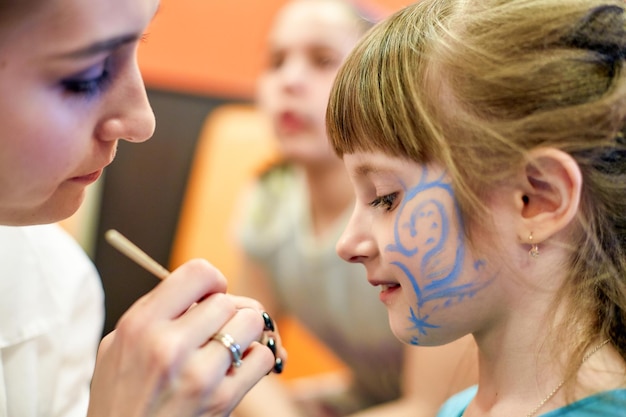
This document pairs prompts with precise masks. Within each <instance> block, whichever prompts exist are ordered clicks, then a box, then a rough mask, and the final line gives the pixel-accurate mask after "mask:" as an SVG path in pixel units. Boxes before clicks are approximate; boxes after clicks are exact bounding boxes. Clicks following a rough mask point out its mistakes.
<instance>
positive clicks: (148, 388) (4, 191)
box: [0, 0, 285, 417]
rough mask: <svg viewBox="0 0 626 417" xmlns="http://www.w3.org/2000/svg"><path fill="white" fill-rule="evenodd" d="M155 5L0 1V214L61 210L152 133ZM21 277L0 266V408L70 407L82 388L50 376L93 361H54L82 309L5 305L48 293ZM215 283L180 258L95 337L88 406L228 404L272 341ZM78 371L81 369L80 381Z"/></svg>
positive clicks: (108, 410)
mask: <svg viewBox="0 0 626 417" xmlns="http://www.w3.org/2000/svg"><path fill="white" fill-rule="evenodd" d="M157 7H158V1H156V0H55V1H44V0H28V1H23V0H19V1H18V0H14V1H3V2H1V3H0V97H1V98H0V148H1V151H0V224H3V225H30V224H40V223H50V222H55V221H58V220H61V219H63V218H65V217H67V216H69V215H70V214H72V213H73V212H74V211H75V210H76V209H77V208H78V207H79V205H80V203H81V201H82V199H83V194H84V191H85V187H86V186H87V185H89V184H91V183H93V182H94V181H96V179H97V178H98V177H99V176H100V175H101V173H102V171H103V169H104V168H105V167H106V166H107V165H108V164H110V163H111V162H112V161H113V159H114V157H115V151H116V147H117V143H118V141H119V140H120V139H124V140H127V141H131V142H142V141H145V140H146V139H148V138H149V137H150V136H151V135H152V131H153V129H154V117H153V114H152V111H151V109H150V106H149V104H148V101H147V98H146V92H145V89H144V85H143V82H142V79H141V76H140V74H139V70H138V66H137V60H136V56H135V53H136V48H137V44H138V41H139V39H140V37H141V35H142V33H143V31H144V29H145V27H146V26H147V25H148V23H149V22H150V20H151V19H152V17H153V16H154V14H155V12H156V9H157ZM41 246H44V245H41ZM38 272H40V273H42V275H44V276H45V275H46V272H45V271H38ZM59 272H60V271H59V270H57V271H51V272H50V274H48V275H50V276H53V275H55V274H58V273H59ZM26 278H27V277H21V276H20V275H19V274H7V275H5V276H2V277H1V279H2V286H1V287H2V289H3V291H2V292H1V294H0V297H2V298H4V299H5V300H8V301H10V302H13V304H11V303H10V302H7V303H5V302H4V301H3V302H2V304H3V306H4V305H11V306H13V305H15V309H16V310H13V311H10V312H9V314H10V315H9V316H7V317H5V320H4V321H3V323H2V324H1V325H2V329H1V331H0V335H3V336H6V335H7V334H10V335H17V336H16V337H13V338H9V339H7V338H2V340H0V387H2V388H3V389H2V390H1V392H0V415H3V416H21V417H24V416H27V417H30V416H47V415H53V414H54V415H69V414H70V411H69V410H73V411H72V413H73V412H74V411H76V410H79V408H76V407H73V406H72V405H69V404H68V403H69V402H71V397H69V398H68V397H67V396H68V395H75V394H76V397H75V398H76V401H81V402H82V401H83V399H84V396H81V395H80V394H79V393H77V392H72V393H69V394H68V393H67V392H63V390H57V386H56V385H57V384H58V385H60V386H65V385H64V384H66V383H67V381H68V377H69V378H73V377H74V376H75V375H79V373H80V377H81V378H84V376H86V375H91V374H92V373H93V368H91V369H87V368H86V367H89V366H91V365H92V362H93V361H92V358H83V359H82V360H84V362H83V363H74V362H72V361H66V360H65V359H67V358H69V357H71V358H73V359H76V358H77V357H79V355H74V356H72V354H71V351H72V349H80V351H81V352H84V351H85V349H84V346H87V345H89V343H91V341H85V342H80V343H74V342H76V340H77V339H80V337H81V336H83V337H87V338H89V337H90V335H91V337H93V336H94V333H95V331H94V332H84V329H85V327H89V326H88V325H86V324H85V323H84V319H85V316H79V315H76V316H75V317H74V318H75V322H74V323H71V322H70V323H65V321H64V322H63V323H60V322H55V321H54V320H50V317H49V316H48V314H49V312H50V310H49V309H48V308H47V307H48V306H50V305H53V304H55V303H58V299H55V300H48V299H45V297H44V298H43V299H40V300H39V301H37V300H35V301H32V302H31V303H29V304H22V303H19V302H14V301H15V298H14V297H15V296H16V294H18V295H21V294H31V295H32V297H33V299H35V298H36V297H37V294H51V295H54V294H57V293H58V291H59V289H58V288H57V289H55V290H54V291H52V290H50V291H47V289H44V288H31V287H29V283H31V282H33V281H32V280H30V279H26ZM61 285H63V287H62V288H61V291H63V288H69V286H67V285H64V284H62V283H61V284H59V286H61ZM225 290H226V281H225V279H224V277H223V276H222V275H221V274H220V273H219V271H217V270H215V269H214V268H213V267H212V266H210V265H209V264H208V263H206V262H202V261H192V262H189V263H187V264H186V265H184V266H182V267H181V268H179V269H178V270H176V271H175V272H173V273H172V274H171V275H170V276H169V277H168V278H167V279H166V280H165V281H164V282H163V283H162V284H160V285H158V286H157V287H156V288H155V289H154V290H153V291H151V292H150V293H148V294H147V295H146V296H145V297H142V298H141V299H140V300H139V301H138V302H137V303H136V304H135V305H133V306H132V307H131V308H130V309H129V310H128V312H127V313H126V314H125V316H124V317H123V318H122V319H121V320H120V322H119V325H118V327H117V330H116V331H114V332H113V333H111V334H109V335H108V336H107V337H106V338H105V339H104V340H103V342H102V343H101V345H100V349H99V353H98V359H97V362H96V367H95V375H94V377H93V380H92V381H91V398H90V401H89V411H88V413H89V416H94V417H95V416H125V417H131V416H172V415H176V416H198V415H203V416H224V415H227V414H228V413H229V412H230V410H232V408H233V407H234V406H235V404H236V403H237V402H238V400H239V399H240V398H241V397H242V396H243V394H244V393H245V392H247V391H248V390H249V389H250V387H252V386H253V385H254V384H255V383H256V382H257V381H258V380H259V379H261V378H262V377H263V376H265V375H266V374H267V373H268V371H269V370H271V369H272V367H273V366H275V363H276V362H275V361H276V360H278V361H280V360H282V359H283V358H284V356H285V352H284V350H283V349H282V347H281V345H280V340H279V338H278V335H277V334H276V333H274V332H272V331H271V330H267V329H269V328H271V327H272V323H271V319H270V318H269V317H268V316H262V314H261V313H262V307H261V305H260V304H259V303H257V302H255V301H254V300H250V299H245V298H240V297H232V296H228V295H224V294H223V293H224V292H225ZM66 295H67V294H66ZM29 300H30V299H29ZM77 304H80V302H78V303H77ZM62 307H65V306H62ZM12 317H16V318H17V320H11V318H12ZM63 320H65V319H63ZM50 323H56V324H57V326H55V325H52V326H50ZM66 324H69V325H70V326H69V328H68V327H67V326H66ZM101 325H102V323H100V322H94V323H93V324H92V327H93V329H94V330H97V329H99V328H101ZM264 329H265V330H266V331H265V332H264ZM62 332H68V333H67V334H65V333H62ZM218 333H222V334H223V335H219V334H218ZM264 333H265V334H266V335H268V334H269V335H270V336H269V337H274V338H275V342H276V347H275V349H276V355H277V356H278V358H277V359H276V358H275V355H273V354H272V352H271V350H270V349H267V348H266V347H265V346H262V345H261V344H259V343H258V342H257V340H259V339H260V338H261V337H262V336H263V334H264ZM272 335H273V336H272ZM60 340H65V341H66V342H67V343H70V344H69V345H68V344H65V345H63V344H62V343H59V341H60ZM83 343H84V344H83ZM59 344H60V345H61V347H60V349H59ZM65 349H67V350H68V352H65ZM94 355H95V352H93V354H92V355H91V356H92V357H93V356H94ZM241 356H243V361H242V363H241V366H240V367H234V366H233V365H237V364H239V359H241ZM56 359H59V360H56ZM79 369H81V371H80V372H77V370H79ZM13 376H15V378H13ZM89 382H90V381H89V380H88V379H86V378H84V380H83V386H84V387H86V386H87V385H88V384H89ZM68 399H69V401H68ZM82 411H83V413H82V415H85V414H84V413H85V412H86V410H85V409H83V410H82ZM72 415H76V414H72Z"/></svg>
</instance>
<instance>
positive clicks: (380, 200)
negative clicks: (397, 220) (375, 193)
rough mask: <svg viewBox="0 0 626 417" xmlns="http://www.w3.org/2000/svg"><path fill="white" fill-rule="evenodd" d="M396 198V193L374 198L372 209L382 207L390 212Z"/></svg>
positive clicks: (371, 204)
mask: <svg viewBox="0 0 626 417" xmlns="http://www.w3.org/2000/svg"><path fill="white" fill-rule="evenodd" d="M397 198H398V193H391V194H387V195H383V196H380V197H376V198H375V199H374V200H373V201H372V202H371V203H370V206H372V207H382V208H384V209H385V210H386V211H391V210H393V208H394V203H395V202H396V199H397Z"/></svg>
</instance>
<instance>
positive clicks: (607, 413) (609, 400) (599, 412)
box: [437, 386, 626, 417]
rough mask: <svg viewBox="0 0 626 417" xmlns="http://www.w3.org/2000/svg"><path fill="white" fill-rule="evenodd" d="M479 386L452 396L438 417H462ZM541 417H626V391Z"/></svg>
mask: <svg viewBox="0 0 626 417" xmlns="http://www.w3.org/2000/svg"><path fill="white" fill-rule="evenodd" d="M477 390H478V386H473V387H470V388H468V389H466V390H464V391H461V392H460V393H458V394H456V395H454V396H452V397H451V398H450V399H449V400H448V401H446V402H445V404H444V405H443V406H442V407H441V409H440V410H439V413H438V414H437V417H461V416H462V415H463V412H464V411H465V408H467V406H468V405H469V403H470V402H471V401H472V399H473V398H474V396H475V395H476V391H477ZM540 416H541V417H599V416H601V417H624V416H626V389H616V390H613V391H605V392H600V393H598V394H595V395H592V396H590V397H586V398H583V399H581V400H579V401H576V402H574V403H572V404H569V405H567V406H565V407H562V408H558V409H556V410H552V411H548V412H547V413H545V414H540Z"/></svg>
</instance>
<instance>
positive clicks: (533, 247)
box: [528, 232, 539, 258]
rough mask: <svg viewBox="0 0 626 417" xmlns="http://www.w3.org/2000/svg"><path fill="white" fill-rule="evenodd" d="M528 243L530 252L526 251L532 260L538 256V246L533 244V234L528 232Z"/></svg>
mask: <svg viewBox="0 0 626 417" xmlns="http://www.w3.org/2000/svg"><path fill="white" fill-rule="evenodd" d="M528 241H529V242H530V250H529V251H528V254H529V255H530V256H531V257H532V258H536V257H538V256H539V246H537V244H536V243H533V232H530V235H528Z"/></svg>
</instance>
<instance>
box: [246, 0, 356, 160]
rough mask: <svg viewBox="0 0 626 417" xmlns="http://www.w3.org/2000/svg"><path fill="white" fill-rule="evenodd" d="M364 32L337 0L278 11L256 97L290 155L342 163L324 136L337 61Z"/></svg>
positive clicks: (292, 5)
mask: <svg viewBox="0 0 626 417" xmlns="http://www.w3.org/2000/svg"><path fill="white" fill-rule="evenodd" d="M360 36H361V32H360V29H359V27H358V25H357V24H356V18H355V17H354V16H352V15H351V11H350V10H349V9H348V7H347V6H346V5H345V4H342V3H341V2H338V1H298V0H296V1H292V2H291V3H289V4H288V5H287V6H285V8H283V10H282V11H281V13H280V14H279V15H278V17H277V19H276V21H275V23H274V26H273V29H272V32H271V34H270V38H269V59H268V60H269V62H268V64H267V65H268V66H267V69H266V71H265V72H264V73H263V74H262V75H261V77H260V80H259V92H258V101H259V105H260V107H261V108H262V109H263V110H264V111H265V112H266V113H267V114H268V115H269V117H270V119H271V122H272V124H273V126H274V131H275V133H276V135H277V137H278V140H279V144H280V146H281V149H282V151H283V153H284V155H285V157H286V158H287V159H290V160H294V161H297V162H302V163H317V162H319V161H328V160H332V161H334V163H337V162H338V161H337V158H336V156H335V155H334V153H333V152H332V150H331V149H330V146H329V144H328V140H327V137H326V126H325V124H324V123H325V115H326V105H327V102H328V96H329V94H330V89H331V87H332V83H333V80H334V78H335V75H336V74H337V71H338V69H339V66H340V65H341V64H342V63H343V61H344V59H345V58H346V56H347V55H348V53H349V52H350V50H351V49H352V48H353V47H354V45H355V44H356V42H357V41H358V39H359V38H360Z"/></svg>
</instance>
